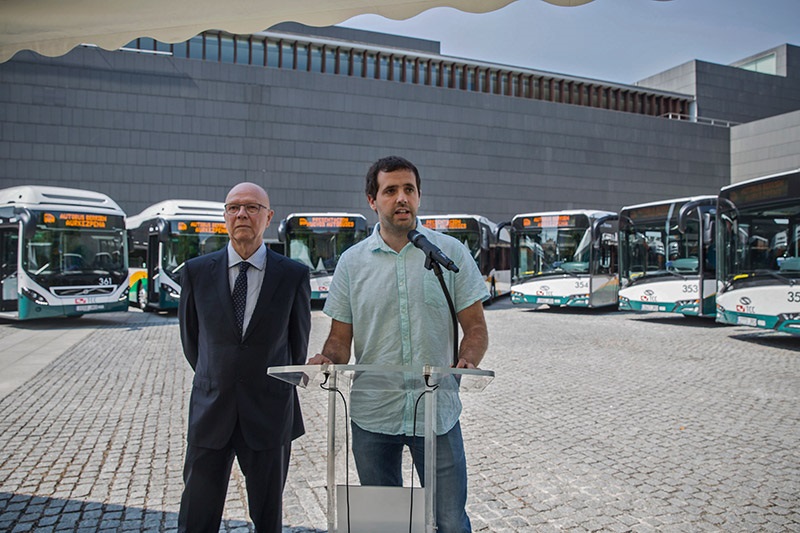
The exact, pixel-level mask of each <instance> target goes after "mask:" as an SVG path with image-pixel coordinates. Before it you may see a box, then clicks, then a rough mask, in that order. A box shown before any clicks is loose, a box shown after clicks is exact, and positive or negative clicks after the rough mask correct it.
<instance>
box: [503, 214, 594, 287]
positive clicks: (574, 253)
mask: <svg viewBox="0 0 800 533" xmlns="http://www.w3.org/2000/svg"><path fill="white" fill-rule="evenodd" d="M548 218H553V219H557V220H553V221H549V220H547V219H548ZM538 219H543V220H541V224H536V225H533V224H531V225H529V226H528V227H523V228H521V229H517V230H516V231H515V238H514V240H515V246H514V248H515V251H516V253H517V265H518V267H519V277H520V278H528V277H532V276H537V275H543V274H553V273H556V274H563V273H567V274H586V273H588V272H589V260H590V252H591V242H592V235H591V228H590V225H589V219H588V218H587V217H585V216H575V215H573V216H568V217H564V216H558V217H536V219H534V221H536V220H538ZM561 219H565V220H561ZM552 222H555V224H553V223H552ZM565 222H568V225H567V224H566V223H565Z"/></svg>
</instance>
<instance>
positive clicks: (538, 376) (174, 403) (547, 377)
mask: <svg viewBox="0 0 800 533" xmlns="http://www.w3.org/2000/svg"><path fill="white" fill-rule="evenodd" d="M486 316H487V323H488V325H489V331H490V337H491V345H490V349H489V352H488V353H487V355H486V357H485V359H484V362H483V364H482V366H483V367H484V368H489V369H492V370H494V371H495V372H496V378H495V379H494V381H493V382H492V383H491V384H490V385H489V387H487V389H486V390H485V391H484V392H482V393H480V394H463V395H462V400H463V403H464V412H463V415H462V429H463V433H464V439H465V444H466V450H467V460H468V465H469V472H470V487H469V490H470V492H469V499H468V512H469V513H470V516H471V517H472V522H473V529H474V530H475V531H476V532H478V531H480V532H516V531H520V532H528V531H535V532H548V531H564V530H570V531H612V532H614V531H620V532H623V531H631V532H641V533H649V532H655V531H658V532H659V533H662V532H670V531H675V532H683V531H714V532H718V531H768V532H772V531H776V532H784V531H786V532H789V531H800V501H799V500H800V497H798V494H800V486H799V485H798V480H800V451H798V448H797V435H798V434H800V412H799V411H798V409H797V405H798V400H800V357H798V354H800V339H796V338H792V337H787V336H785V335H780V334H773V333H768V332H762V331H759V330H752V329H748V328H743V327H718V326H715V325H714V324H713V323H712V322H708V321H702V320H692V319H686V318H684V317H680V316H674V317H673V316H670V315H663V314H655V315H636V314H626V313H613V312H605V311H583V310H543V311H536V312H529V311H525V310H523V309H520V308H516V307H513V306H511V305H510V304H508V303H507V302H502V301H501V302H498V303H496V304H494V305H492V306H490V307H488V308H487V311H486ZM329 323H330V322H329V320H328V319H327V318H326V317H324V315H322V314H321V312H320V311H318V310H315V311H314V312H313V318H312V339H311V343H310V350H311V351H312V353H313V352H315V351H317V350H318V349H319V348H320V347H321V346H322V343H323V341H324V339H325V336H326V335H327V332H328V329H329ZM75 325H76V327H88V328H91V329H92V331H91V332H90V333H89V334H88V335H87V336H85V337H84V338H83V339H82V340H81V341H80V342H79V343H78V344H77V345H74V346H71V347H70V348H68V349H67V350H66V351H65V352H64V353H63V354H62V355H61V356H59V357H58V358H56V359H55V360H53V361H52V362H51V363H49V364H48V365H47V366H46V367H44V368H42V369H41V370H40V371H39V372H38V373H37V374H35V375H34V376H33V377H31V378H30V379H29V380H28V381H26V382H25V383H21V384H20V385H19V387H18V388H17V389H15V390H14V391H13V392H12V393H10V394H8V395H6V396H5V397H3V398H0V450H3V451H2V455H0V530H2V531H37V532H39V531H73V532H74V531H114V532H119V531H148V532H149V531H158V532H173V531H176V530H177V512H178V506H179V503H180V496H181V492H182V488H183V482H182V466H183V464H182V463H183V457H184V453H185V445H186V441H185V433H186V418H187V406H188V398H189V392H190V390H191V379H192V375H191V370H190V369H189V367H188V364H187V363H186V362H185V360H184V359H183V355H182V352H181V349H180V340H179V336H178V329H177V320H176V318H175V316H174V315H160V314H151V313H140V312H138V311H135V312H134V311H132V312H130V313H115V314H111V315H108V316H96V317H93V318H88V317H84V318H82V319H81V320H80V321H76V322H75ZM10 328H15V326H14V325H12V324H8V323H2V324H0V338H2V335H3V334H4V332H5V330H6V329H10ZM30 331H31V334H35V328H32V329H31V330H30ZM300 398H301V404H302V406H303V412H304V415H305V419H306V427H307V434H306V435H305V436H303V437H301V438H300V439H298V440H297V441H295V443H294V445H293V455H292V459H291V463H290V471H289V479H288V482H287V486H286V491H285V498H284V501H285V504H284V525H285V527H284V533H318V532H320V533H321V532H323V531H325V530H326V529H327V518H326V516H325V512H326V493H325V468H326V467H325V447H326V443H325V420H326V417H327V406H326V399H325V397H324V395H323V394H321V393H320V392H319V391H316V390H301V391H300ZM351 460H352V459H351ZM404 468H405V472H406V473H407V474H409V473H410V463H409V464H408V465H404ZM340 470H342V471H343V467H341V468H340ZM354 477H355V476H354ZM221 531H225V532H234V531H236V532H238V531H242V532H244V531H247V532H252V531H254V528H253V526H252V523H251V522H250V520H249V516H248V510H247V501H246V491H245V488H244V479H243V476H242V474H241V472H240V471H239V469H238V466H235V468H234V471H233V472H232V475H231V483H230V487H229V492H228V497H227V500H226V507H225V513H224V520H223V524H222V527H221Z"/></svg>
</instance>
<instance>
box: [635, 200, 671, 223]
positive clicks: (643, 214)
mask: <svg viewBox="0 0 800 533" xmlns="http://www.w3.org/2000/svg"><path fill="white" fill-rule="evenodd" d="M673 205H674V204H669V203H667V204H661V205H651V206H647V207H639V208H637V209H632V210H630V211H629V212H628V218H630V219H631V220H646V219H648V218H657V219H659V220H663V219H664V217H666V216H667V215H668V214H669V210H670V209H672V206H673ZM673 213H674V214H675V216H677V215H678V209H674V210H673Z"/></svg>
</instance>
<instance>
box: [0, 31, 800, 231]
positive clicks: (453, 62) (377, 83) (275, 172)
mask: <svg viewBox="0 0 800 533" xmlns="http://www.w3.org/2000/svg"><path fill="white" fill-rule="evenodd" d="M773 53H774V55H773V56H770V57H771V58H772V59H769V58H767V59H764V57H765V54H766V55H769V54H767V53H765V54H760V55H758V56H754V57H753V58H748V60H749V61H744V62H743V63H742V65H736V66H722V65H714V64H710V63H704V62H701V61H694V62H690V63H687V64H685V65H681V66H679V67H676V68H675V69H671V70H670V71H667V72H665V73H662V74H660V75H658V76H654V77H652V78H648V79H647V80H643V81H642V82H639V83H638V84H635V85H624V84H617V83H611V82H605V81H600V80H590V79H585V78H580V77H570V76H564V75H558V74H553V73H547V72H542V71H536V70H533V69H527V68H518V67H509V66H505V65H493V64H489V63H485V62H477V61H470V60H467V59H460V58H453V57H448V56H443V55H441V54H440V53H439V46H438V43H436V42H432V41H425V40H419V39H410V38H405V37H400V36H389V35H383V34H375V33H370V32H363V31H358V30H350V29H345V28H337V27H333V28H309V27H305V26H301V25H298V24H285V25H281V26H278V27H276V28H273V29H271V30H270V31H267V32H264V33H261V34H257V35H247V36H234V35H229V34H224V33H220V32H206V33H204V34H202V35H200V36H198V37H196V38H194V39H192V40H191V41H189V42H186V43H178V44H164V43H157V42H153V41H152V40H148V39H139V40H137V41H135V42H134V43H131V44H130V45H129V46H128V47H126V48H124V49H122V50H119V51H113V52H109V51H103V50H100V49H97V48H94V47H91V46H87V47H81V48H78V49H75V50H73V51H72V52H70V53H69V54H67V55H65V56H62V57H59V58H44V57H41V56H38V55H36V54H34V53H31V52H21V53H19V54H17V56H15V58H14V59H12V60H11V61H8V62H6V63H4V64H0V188H4V187H9V186H13V185H20V184H41V185H62V186H70V187H78V188H84V189H91V190H97V191H100V192H103V193H106V194H108V195H109V196H111V197H112V198H114V199H115V200H116V201H117V202H118V203H119V204H120V205H121V206H122V207H123V209H125V211H126V212H128V213H129V214H134V213H138V212H139V211H141V210H142V209H144V208H145V207H147V206H148V205H150V204H153V203H155V202H158V201H161V200H164V199H168V198H191V199H199V200H221V199H223V198H224V195H225V193H226V192H227V190H228V189H229V188H230V187H231V186H232V185H233V184H235V183H237V182H239V181H242V180H248V181H255V182H257V183H261V184H263V185H264V186H265V187H266V188H267V189H268V190H269V192H270V196H271V200H272V203H273V205H274V207H275V209H276V211H277V215H276V216H277V217H278V218H281V217H283V216H285V215H286V214H288V213H290V212H299V211H311V210H313V211H340V212H341V211H355V212H361V213H364V214H366V215H368V219H369V220H374V215H371V214H370V212H369V209H368V206H367V203H366V200H365V197H364V174H365V172H366V170H367V168H368V166H369V165H370V164H371V163H372V162H373V161H374V160H375V159H377V158H379V157H382V156H385V155H390V154H397V155H403V156H405V157H407V158H409V159H411V160H412V161H414V162H415V163H416V164H417V165H418V167H419V168H420V171H421V173H422V178H423V183H422V206H421V213H423V214H442V213H450V212H461V213H463V212H469V213H476V214H480V215H483V216H486V217H488V218H490V219H493V220H495V221H502V220H510V219H511V218H512V217H513V216H514V215H515V214H517V213H522V212H531V211H542V210H558V209H577V208H590V209H608V210H618V209H619V208H620V207H621V206H623V205H630V204H635V203H642V202H646V201H651V200H657V199H663V198H671V197H678V196H696V195H702V194H714V193H715V192H717V191H718V190H719V188H720V187H721V186H723V185H726V184H728V183H730V182H731V180H732V179H733V180H738V179H746V178H748V177H753V176H755V175H759V174H765V173H771V172H773V171H775V170H776V169H777V170H786V169H788V168H796V167H800V156H798V154H800V139H799V138H798V135H797V133H798V131H799V130H800V48H798V47H796V46H792V45H783V46H781V47H778V48H776V49H774V50H773ZM759 60H760V62H759ZM770 61H771V62H770ZM753 65H755V66H753ZM743 67H749V68H753V69H759V68H760V69H762V70H763V69H768V70H770V71H774V73H764V72H754V71H753V70H745V68H743ZM711 119H713V120H711ZM787 134H789V135H790V137H789V138H788V139H787V138H785V136H786V135H787ZM778 146H780V148H779V151H780V154H778V152H777V151H776V150H777V148H776V147H778ZM778 167H780V168H778ZM273 226H274V227H273V228H270V230H268V234H267V235H268V237H269V236H271V235H270V233H275V231H276V228H277V224H274V225H273ZM272 236H273V237H274V235H272Z"/></svg>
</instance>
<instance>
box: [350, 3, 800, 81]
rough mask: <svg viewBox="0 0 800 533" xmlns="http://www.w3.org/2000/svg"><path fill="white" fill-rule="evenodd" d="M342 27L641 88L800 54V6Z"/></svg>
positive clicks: (623, 6) (361, 19)
mask: <svg viewBox="0 0 800 533" xmlns="http://www.w3.org/2000/svg"><path fill="white" fill-rule="evenodd" d="M340 26H346V27H349V28H357V29H363V30H371V31H378V32H382V33H391V34H396V35H405V36H409V37H419V38H423V39H429V40H434V41H439V42H440V43H441V52H442V54H444V55H448V56H455V57H460V58H467V59H475V60H480V61H489V62H492V63H500V64H504V65H511V66H517V67H525V68H531V69H535V70H544V71H549V72H555V73H561V74H567V75H571V76H579V77H587V78H592V79H598V80H605V81H612V82H617V83H625V84H631V83H634V82H636V81H639V80H641V79H644V78H646V77H648V76H651V75H653V74H658V73H659V72H663V71H665V70H668V69H670V68H672V67H676V66H678V65H681V64H683V63H686V62H687V61H692V60H693V59H699V60H702V61H708V62H711V63H719V64H723V65H728V64H730V63H733V62H735V61H738V60H740V59H744V58H746V57H749V56H751V55H754V54H757V53H759V52H763V51H765V50H768V49H770V48H773V47H775V46H778V45H781V44H785V43H789V44H794V45H797V46H800V0H668V1H658V0H594V1H593V2H590V3H588V4H585V5H582V6H578V7H559V6H554V5H552V4H548V3H546V2H544V1H543V0H516V1H515V2H512V3H511V4H509V5H508V6H506V7H504V8H503V9H500V10H497V11H494V12H491V13H482V14H474V13H464V12H462V11H459V10H456V9H453V8H436V9H431V10H428V11H426V12H423V13H421V14H419V15H417V16H416V17H413V18H411V19H408V20H403V21H394V20H389V19H386V18H384V17H381V16H378V15H361V16H358V17H354V18H352V19H349V20H347V21H345V22H343V23H341V24H340Z"/></svg>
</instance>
